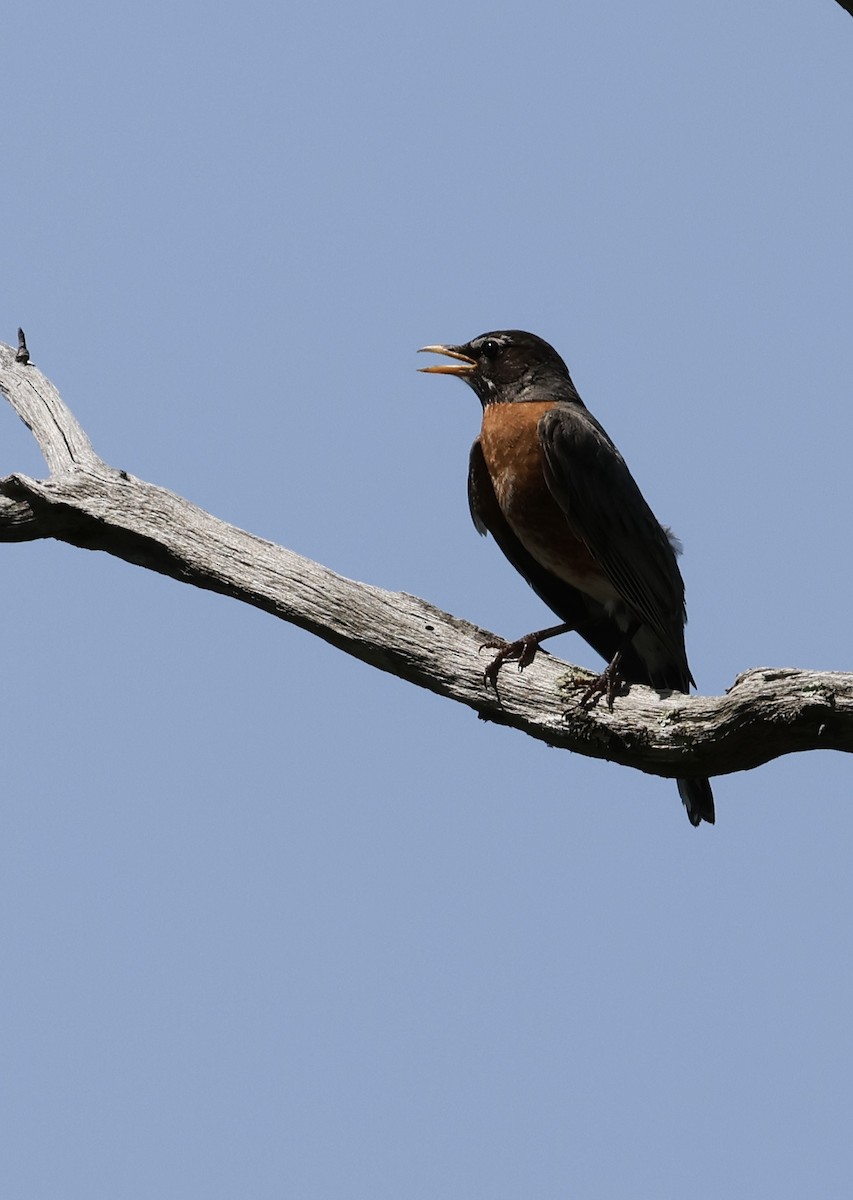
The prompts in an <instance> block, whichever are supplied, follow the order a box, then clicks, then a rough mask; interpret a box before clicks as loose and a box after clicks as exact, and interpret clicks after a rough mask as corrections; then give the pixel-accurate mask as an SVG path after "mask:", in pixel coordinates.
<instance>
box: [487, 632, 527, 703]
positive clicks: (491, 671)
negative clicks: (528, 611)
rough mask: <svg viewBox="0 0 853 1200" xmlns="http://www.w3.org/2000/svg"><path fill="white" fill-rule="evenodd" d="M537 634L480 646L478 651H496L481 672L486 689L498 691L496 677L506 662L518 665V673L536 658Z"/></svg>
mask: <svg viewBox="0 0 853 1200" xmlns="http://www.w3.org/2000/svg"><path fill="white" fill-rule="evenodd" d="M539 637H540V635H539V634H538V633H528V634H526V635H525V636H524V637H520V638H517V639H516V640H515V641H514V642H504V641H499V642H497V641H496V642H483V644H482V645H481V646H480V651H481V652H482V651H483V650H497V654H496V655H495V657H494V658H493V659H492V661H491V662H490V663H489V665H488V666H487V667H486V669H485V671H484V672H483V682H484V683H485V685H486V687H491V688H494V690H495V691H497V690H498V675H499V674H500V670H501V667H502V666H503V665H504V663H506V662H514V663H518V669H519V671H523V670H524V668H525V667H529V666H530V664H531V663H532V662H533V660H534V658H535V657H536V651H537V650H538V649H539Z"/></svg>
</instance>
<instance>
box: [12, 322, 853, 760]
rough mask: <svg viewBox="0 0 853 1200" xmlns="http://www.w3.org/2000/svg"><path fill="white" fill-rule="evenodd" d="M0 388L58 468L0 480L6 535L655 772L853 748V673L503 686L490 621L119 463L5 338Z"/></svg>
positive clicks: (550, 677) (558, 742) (535, 677)
mask: <svg viewBox="0 0 853 1200" xmlns="http://www.w3.org/2000/svg"><path fill="white" fill-rule="evenodd" d="M0 391H2V392H4V393H5V395H6V396H7V397H8V399H9V400H10V402H11V404H12V406H13V407H14V409H15V411H16V412H17V413H18V415H19V416H20V417H21V419H22V420H23V421H24V423H25V424H26V425H27V426H28V427H29V428H30V429H31V430H32V432H33V435H34V436H35V438H36V441H37V442H38V444H39V447H40V448H41V451H42V453H43V455H44V457H45V459H46V461H47V464H48V466H49V468H50V472H51V473H50V476H49V478H47V479H30V478H28V477H26V476H24V475H10V476H8V477H7V478H5V479H2V480H0V541H6V542H18V541H30V540H33V539H37V538H56V539H58V540H59V541H64V542H68V543H70V544H71V545H74V546H80V547H83V548H84V549H87V550H104V551H106V552H107V553H108V554H114V555H116V556H117V557H118V558H123V559H125V560H127V561H128V562H132V563H135V564H137V565H139V566H142V567H147V568H148V569H149V570H152V571H159V572H161V573H162V574H164V575H170V576H171V577H172V578H173V579H178V580H180V581H181V582H183V583H191V584H193V585H195V586H196V587H201V588H207V589H209V590H210V591H214V592H221V593H222V594H223V595H226V596H231V597H233V598H234V599H237V600H242V601H243V602H244V603H246V604H252V605H254V606H255V607H257V608H261V609H264V611H266V612H269V613H272V614H273V615H274V616H276V617H280V618H282V620H285V621H289V622H291V623H292V624H294V625H298V626H300V628H302V629H306V630H308V632H309V633H313V634H316V635H317V636H318V637H321V638H323V639H325V640H326V641H327V642H331V643H332V644H333V645H335V646H337V647H338V648H339V649H341V650H344V651H346V653H347V654H352V655H354V656H355V657H356V658H360V659H362V660H363V661H364V662H367V663H370V664H371V665H372V666H375V667H379V668H380V669H381V670H383V671H389V672H390V673H391V674H393V675H397V676H400V677H401V678H403V679H407V680H409V681H410V682H412V683H416V684H418V685H419V686H420V687H425V688H429V689H430V690H431V691H433V692H437V693H438V694H439V695H442V696H447V697H448V698H449V699H452V700H456V701H459V702H460V703H462V704H467V705H468V706H469V707H470V708H473V709H474V710H475V711H476V712H477V713H478V714H479V715H480V716H481V717H482V718H484V719H485V720H491V721H497V722H499V723H501V724H504V725H510V726H512V727H513V728H515V729H520V730H521V731H522V732H524V733H527V734H529V735H530V736H531V737H535V738H539V739H540V740H541V741H544V742H547V743H549V744H550V745H552V746H557V747H560V748H563V749H566V750H574V751H576V752H578V753H580V754H585V755H588V756H590V757H593V758H606V759H610V760H612V761H613V762H618V763H622V764H624V765H626V766H631V767H636V768H638V769H639V770H641V771H646V772H648V773H650V774H655V775H663V776H670V777H675V776H679V777H682V778H683V777H688V776H692V775H722V774H726V773H728V772H732V771H742V770H747V769H749V768H751V767H756V766H759V765H760V764H762V763H765V762H768V761H770V760H771V759H773V758H777V757H778V756H780V755H782V754H790V753H793V752H795V751H799V750H816V749H833V750H844V751H848V752H849V751H853V675H851V674H842V673H840V672H829V673H827V672H817V671H799V670H794V669H773V670H770V669H755V670H751V671H747V672H745V673H744V674H743V675H740V676H739V677H738V679H737V680H735V683H734V685H733V686H732V688H731V689H730V690H729V691H728V693H727V694H726V695H725V696H714V697H706V696H692V697H687V696H683V695H681V694H680V693H677V694H674V695H667V694H664V695H660V694H658V693H657V692H654V691H652V690H651V689H649V688H644V687H638V686H634V687H632V688H630V690H629V691H628V692H627V693H626V694H624V695H622V696H620V697H619V699H618V700H617V702H616V705H615V707H614V710H613V712H608V711H607V709H606V706H603V705H599V706H598V707H597V708H595V709H593V710H591V711H587V710H584V709H581V708H580V707H579V706H578V704H577V697H578V695H579V694H580V692H581V690H582V689H583V688H584V687H585V686H586V685H587V683H588V682H589V679H590V675H589V672H587V671H585V670H584V669H583V668H580V667H571V666H569V665H568V664H566V663H564V662H561V661H560V660H559V659H557V658H554V657H553V656H552V655H550V654H544V653H543V654H539V655H537V658H536V661H535V662H534V664H533V665H532V666H531V667H529V668H528V670H527V671H526V672H525V673H524V674H523V675H519V674H518V673H517V672H515V671H513V670H512V669H505V670H504V672H503V673H502V675H501V692H500V698H498V697H497V696H495V694H494V692H493V691H489V690H487V689H486V688H485V687H484V685H483V677H482V670H483V659H482V657H481V656H480V654H479V649H480V647H481V646H482V644H483V643H484V642H486V641H489V640H491V639H493V637H494V635H493V634H491V633H489V632H488V631H486V630H483V629H478V628H477V627H476V626H474V625H471V624H469V623H468V622H467V621H463V620H460V619H459V618H458V617H453V616H451V615H450V614H448V613H445V612H442V611H441V610H440V609H437V608H435V607H433V606H432V605H431V604H429V603H427V601H425V600H420V599H418V598H417V597H416V596H410V595H407V594H406V593H404V592H387V591H384V590H382V589H381V588H377V587H372V586H370V585H369V584H365V583H358V582H355V581H354V580H351V579H345V578H344V577H343V576H341V575H337V574H335V572H334V571H331V570H329V568H328V567H324V566H322V565H321V564H319V563H315V562H311V561H310V560H309V559H306V558H303V557H302V556H301V555H298V554H295V553H293V551H291V550H286V549H284V548H283V547H282V546H276V545H274V544H273V543H272V542H268V541H265V540H264V539H263V538H259V537H255V536H254V535H253V534H251V533H246V532H244V531H243V530H242V529H238V528H236V527H235V526H233V525H228V524H226V522H224V521H220V520H218V519H217V518H216V517H213V516H211V515H210V514H209V513H207V512H205V511H204V510H203V509H200V508H197V507H196V506H195V505H193V504H191V503H190V502H189V501H188V500H184V499H182V498H181V497H180V496H177V495H175V494H174V493H173V492H169V491H166V489H165V488H161V487H157V486H155V485H154V484H152V483H146V482H145V481H144V480H141V479H136V478H135V477H134V476H132V475H129V474H128V473H127V472H126V471H118V470H116V469H115V468H113V467H111V466H109V465H108V464H107V463H105V462H104V461H103V460H102V459H100V458H99V457H98V455H97V454H96V453H95V451H94V450H93V448H92V445H91V443H90V441H89V439H88V438H87V436H86V434H85V433H84V432H83V430H82V429H81V427H80V426H79V424H78V423H77V421H76V420H75V419H74V417H73V416H72V414H71V413H70V412H69V410H68V408H67V407H66V405H65V404H64V403H63V401H62V399H61V397H60V396H59V393H58V392H57V391H56V389H55V388H54V386H53V385H52V384H51V383H50V382H49V380H47V379H46V378H45V377H44V376H43V375H42V374H41V373H40V372H39V371H38V370H37V369H36V368H35V367H34V366H33V365H32V364H30V363H27V362H21V361H17V362H16V356H15V351H14V350H12V349H11V348H10V347H8V346H2V345H0Z"/></svg>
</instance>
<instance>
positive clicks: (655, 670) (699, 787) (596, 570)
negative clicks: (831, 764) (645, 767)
mask: <svg viewBox="0 0 853 1200" xmlns="http://www.w3.org/2000/svg"><path fill="white" fill-rule="evenodd" d="M423 349H424V350H425V351H429V352H430V353H434V354H443V355H445V356H446V357H448V358H452V359H453V360H454V362H453V363H452V364H441V365H437V366H431V367H423V368H422V370H423V371H425V372H426V373H427V374H435V375H456V376H458V377H459V378H460V379H463V380H464V381H465V382H466V383H467V384H468V385H469V386H470V387H471V388H473V390H474V391H475V392H476V394H477V396H478V397H479V400H480V403H481V404H482V406H483V426H482V429H481V431H480V436H479V437H478V438H477V440H476V441H475V442H474V445H473V446H472V447H471V457H470V462H469V468H468V502H469V504H470V508H471V516H472V517H473V519H474V524H475V526H476V527H477V530H478V531H479V532H480V533H482V534H485V533H491V535H492V537H493V538H494V539H495V541H496V542H497V544H498V546H499V547H500V548H501V550H502V551H503V552H504V554H505V555H506V557H507V558H508V559H509V561H510V562H511V563H512V565H513V566H514V567H515V569H516V570H517V571H519V572H520V573H521V575H523V576H524V578H525V579H526V580H527V582H528V583H529V584H530V586H531V587H532V588H533V590H534V591H535V592H536V593H537V595H538V596H539V597H540V598H541V599H542V600H544V601H545V603H546V604H547V605H548V607H549V608H551V609H553V611H554V612H555V613H556V614H557V616H558V617H559V618H560V620H561V622H563V623H562V624H561V625H555V626H552V627H550V628H549V629H542V630H538V631H537V632H535V633H531V634H527V635H526V636H525V637H523V638H519V639H518V641H516V642H511V643H508V644H503V645H502V647H501V649H500V652H499V654H498V656H497V658H496V659H495V660H494V662H493V663H491V665H490V666H489V667H487V669H486V681H487V683H491V684H492V685H496V682H497V677H498V672H499V671H500V668H501V666H502V664H503V663H504V662H506V661H508V660H513V661H517V662H518V666H519V669H520V670H521V669H522V668H523V667H525V666H527V665H528V664H529V663H530V662H532V660H533V657H534V655H535V654H536V650H537V648H538V646H539V643H540V642H542V641H544V639H545V638H547V637H553V636H555V635H556V634H558V633H564V632H568V631H569V630H576V631H577V632H578V633H579V634H580V635H581V637H583V638H584V639H585V640H586V641H587V642H589V644H590V645H591V646H592V647H593V648H594V649H595V650H596V651H597V652H598V653H599V654H600V655H601V656H602V657H603V658H604V659H605V660H606V661H607V663H608V666H607V667H606V669H605V670H604V672H603V673H602V675H601V676H600V677H599V679H598V680H597V681H596V682H595V684H593V686H592V687H591V688H589V689H588V690H587V692H586V693H585V695H584V697H583V699H582V701H581V703H584V704H585V703H588V702H589V701H590V700H591V699H592V698H593V697H594V696H596V695H597V694H601V693H606V696H607V701H608V704H609V705H610V707H612V706H613V695H614V691H615V688H616V685H617V683H618V682H619V681H624V682H626V683H642V684H647V685H648V686H650V687H653V688H657V689H659V690H673V691H678V692H688V691H689V690H690V686H691V684H693V683H694V680H693V676H692V675H691V674H690V667H689V666H688V664H687V653H686V651H685V648H684V624H685V621H686V620H687V614H686V612H685V608H684V580H683V579H682V577H681V572H680V571H679V569H678V563H677V561H676V554H677V553H678V552H679V551H680V546H679V544H678V541H677V539H676V538H675V537H674V536H673V534H672V533H671V532H670V531H669V530H668V529H665V528H664V527H663V526H662V525H661V524H660V523H659V522H658V521H657V519H656V518H655V516H654V514H653V513H652V510H651V509H650V508H649V506H648V504H647V503H646V501H645V500H644V499H643V496H642V493H641V492H640V489H639V488H638V487H637V485H636V483H635V482H634V479H633V476H632V475H631V473H630V471H629V470H628V468H627V466H626V465H625V461H624V459H623V458H622V455H621V454H620V453H619V451H618V450H617V449H616V447H615V446H614V444H613V442H612V441H611V440H610V438H609V437H608V436H607V434H606V433H605V431H604V430H603V429H602V427H601V426H600V425H599V423H598V421H596V419H595V417H594V416H593V415H592V414H591V413H590V412H589V410H588V409H587V407H586V405H585V404H584V402H583V401H582V400H581V398H580V396H579V395H578V392H577V389H576V388H575V385H574V384H573V383H572V378H571V375H570V374H569V371H568V368H567V366H566V364H565V363H564V362H563V360H562V358H560V356H559V354H558V353H557V352H556V350H554V349H553V348H552V347H551V346H549V345H548V343H547V342H544V341H543V340H542V338H539V337H536V335H535V334H532V333H524V332H522V331H521V330H517V329H510V330H503V331H500V332H496V333H484V334H482V335H481V336H480V337H477V338H474V339H473V341H470V342H466V343H465V344H464V345H461V346H424V347H423ZM678 792H679V795H680V796H681V799H682V801H683V802H684V806H685V808H686V809H687V816H688V817H689V818H690V823H691V824H692V825H698V824H699V823H700V821H707V822H709V823H710V824H713V823H714V797H713V795H712V793H711V785H710V783H709V782H708V780H707V779H679V780H678Z"/></svg>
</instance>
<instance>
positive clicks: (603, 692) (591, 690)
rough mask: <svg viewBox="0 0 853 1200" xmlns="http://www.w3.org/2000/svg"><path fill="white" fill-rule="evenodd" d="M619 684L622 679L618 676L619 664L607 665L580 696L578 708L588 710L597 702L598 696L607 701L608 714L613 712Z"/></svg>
mask: <svg viewBox="0 0 853 1200" xmlns="http://www.w3.org/2000/svg"><path fill="white" fill-rule="evenodd" d="M621 684H622V679H621V677H620V675H619V664H618V663H617V662H612V663H608V665H607V666H606V667H605V668H604V670H603V671H602V672H601V674H600V675H597V676H596V677H595V679H593V681H592V683H591V684H590V685H589V687H588V688H587V689H586V691H585V692H584V694H583V695H582V696H581V698H580V701H579V704H580V707H581V708H588V707H590V706H591V705H593V704H594V703H595V702H596V701H597V700H598V698H599V696H605V697H606V699H607V709H608V711H609V712H613V699H614V697H615V695H616V692H617V689H618V688H619V687H620V686H621Z"/></svg>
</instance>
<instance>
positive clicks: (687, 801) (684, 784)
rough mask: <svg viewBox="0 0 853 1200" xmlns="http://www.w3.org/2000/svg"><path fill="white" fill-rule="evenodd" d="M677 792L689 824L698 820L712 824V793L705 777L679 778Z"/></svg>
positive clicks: (694, 823) (693, 823) (695, 823)
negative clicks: (685, 810)
mask: <svg viewBox="0 0 853 1200" xmlns="http://www.w3.org/2000/svg"><path fill="white" fill-rule="evenodd" d="M677 782H678V794H679V796H680V797H681V800H682V803H683V804H684V807H685V808H686V809H687V819H688V820H689V821H690V824H691V825H698V824H699V822H700V821H707V822H708V824H709V825H713V824H714V794H713V792H712V791H711V784H710V783H709V781H708V780H707V779H679V780H678V781H677Z"/></svg>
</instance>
